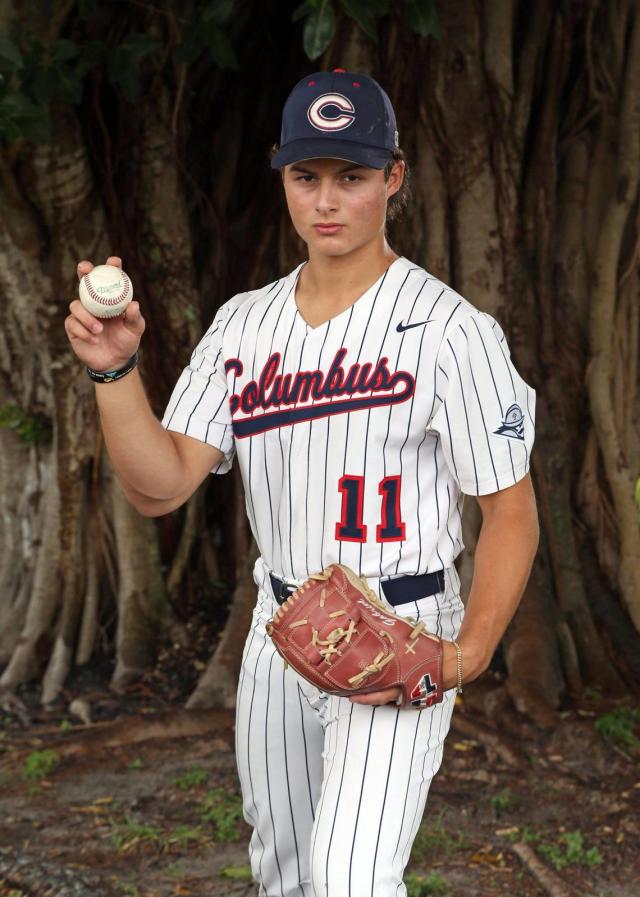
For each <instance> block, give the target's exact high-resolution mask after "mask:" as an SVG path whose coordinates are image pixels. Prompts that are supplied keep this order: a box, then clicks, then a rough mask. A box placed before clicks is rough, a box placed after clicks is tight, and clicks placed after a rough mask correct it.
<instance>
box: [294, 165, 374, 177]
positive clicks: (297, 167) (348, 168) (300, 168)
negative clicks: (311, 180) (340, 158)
mask: <svg viewBox="0 0 640 897" xmlns="http://www.w3.org/2000/svg"><path fill="white" fill-rule="evenodd" d="M365 167H366V166H364V165H358V164H357V163H355V164H350V165H346V166H345V167H344V168H340V169H339V170H338V172H337V174H345V173H346V172H347V171H354V169H356V168H365ZM290 170H291V171H301V172H303V174H315V173H316V172H315V171H311V169H309V168H304V166H302V165H297V164H293V165H292V166H291V169H290Z"/></svg>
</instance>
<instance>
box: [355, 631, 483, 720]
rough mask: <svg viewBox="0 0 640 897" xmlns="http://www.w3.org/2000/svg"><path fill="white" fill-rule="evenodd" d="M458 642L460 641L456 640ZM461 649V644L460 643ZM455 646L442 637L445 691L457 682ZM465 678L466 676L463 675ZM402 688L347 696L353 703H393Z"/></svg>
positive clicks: (443, 683) (397, 686)
mask: <svg viewBox="0 0 640 897" xmlns="http://www.w3.org/2000/svg"><path fill="white" fill-rule="evenodd" d="M458 644H460V642H458ZM460 648H461V650H462V645H460ZM456 655H457V652H456V646H455V645H454V644H453V642H449V641H447V640H446V639H442V690H443V691H447V689H449V688H454V686H456V685H457V684H458V667H457V661H456ZM465 678H466V677H465ZM401 693H402V689H401V688H400V686H399V685H396V686H395V687H394V688H385V689H384V690H383V691H372V692H369V694H367V695H351V697H350V698H349V700H350V701H352V702H353V703H354V704H375V705H379V704H395V703H396V701H397V700H398V698H399V697H400V694H401Z"/></svg>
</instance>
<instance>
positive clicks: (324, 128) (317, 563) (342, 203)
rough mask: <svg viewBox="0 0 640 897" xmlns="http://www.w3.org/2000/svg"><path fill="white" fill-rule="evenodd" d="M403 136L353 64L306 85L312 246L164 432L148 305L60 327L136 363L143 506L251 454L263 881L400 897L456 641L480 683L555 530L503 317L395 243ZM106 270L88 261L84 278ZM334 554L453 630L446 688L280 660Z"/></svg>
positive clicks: (241, 740) (119, 395) (297, 119)
mask: <svg viewBox="0 0 640 897" xmlns="http://www.w3.org/2000/svg"><path fill="white" fill-rule="evenodd" d="M397 146H398V135H397V130H396V123H395V116H394V112H393V109H392V106H391V103H390V101H389V98H388V97H387V95H386V93H385V92H384V91H383V90H382V89H381V87H380V86H379V85H378V84H377V83H376V82H375V81H374V80H373V79H371V78H369V77H367V76H366V75H362V74H355V73H349V72H345V71H342V70H339V69H337V70H335V71H334V72H319V73H316V74H313V75H310V76H308V77H307V78H304V79H303V80H302V81H300V82H299V83H298V84H297V85H296V87H295V88H294V89H293V91H292V92H291V94H290V96H289V98H288V100H287V102H286V105H285V108H284V113H283V122H282V137H281V142H280V148H279V150H278V152H277V153H276V154H275V156H274V157H273V159H272V163H271V164H272V166H273V167H274V168H280V170H281V172H282V182H283V186H284V191H285V194H286V200H287V205H288V208H289V213H290V216H291V221H292V224H293V226H294V228H295V229H296V231H297V233H298V234H299V235H300V237H301V238H302V239H303V240H304V242H305V243H306V245H307V248H308V260H305V261H303V262H302V263H300V264H299V265H298V266H297V267H296V268H294V270H293V271H292V272H290V273H289V274H287V275H286V276H284V277H281V278H279V279H278V280H276V281H274V282H273V283H270V284H268V285H266V286H264V287H262V288H260V289H256V290H250V291H249V292H247V293H241V294H239V295H236V296H234V297H233V298H231V299H230V300H229V301H228V302H226V303H225V304H224V305H223V306H222V307H221V308H220V310H219V311H218V313H217V314H216V316H215V319H214V321H213V323H212V325H211V327H210V328H209V329H208V330H207V332H206V333H205V335H204V336H203V337H202V339H201V341H200V342H199V343H198V345H197V346H196V348H195V350H194V352H193V355H192V356H191V360H190V362H189V364H188V365H187V367H186V368H185V369H184V371H183V372H182V374H181V376H180V378H179V380H178V382H177V384H176V386H175V388H174V390H173V393H172V395H171V398H170V400H169V403H168V405H167V408H166V411H165V414H164V416H163V419H162V424H160V423H159V422H158V421H157V420H156V418H155V417H154V415H153V414H152V412H151V410H150V408H149V405H148V402H147V400H146V397H145V394H144V390H143V387H142V383H141V381H140V378H139V374H138V372H137V369H136V368H135V358H133V359H132V358H130V356H132V354H133V353H134V352H135V350H136V349H137V347H138V344H139V341H140V337H141V336H142V332H143V330H144V321H143V319H142V317H141V315H140V310H139V307H138V304H137V303H136V302H132V303H131V305H130V306H129V308H128V309H127V311H126V313H125V315H124V316H123V317H122V318H120V319H118V320H117V321H113V320H112V321H103V322H97V321H96V320H95V319H93V318H92V317H91V315H89V314H88V313H87V312H86V311H85V310H84V309H83V308H82V307H81V306H80V304H79V302H77V301H76V302H72V303H71V306H70V308H71V315H70V316H69V318H68V319H67V324H66V329H67V332H68V335H69V338H70V340H71V342H72V345H73V346H74V349H75V351H76V353H77V354H78V356H79V358H80V359H81V360H82V361H83V362H85V364H87V365H89V366H90V367H91V368H93V369H94V370H98V371H105V370H111V369H112V368H120V367H121V368H122V370H123V371H128V369H129V368H131V372H130V373H129V372H128V373H127V374H126V375H122V376H120V377H119V378H118V379H116V380H115V381H114V382H109V383H98V385H97V386H96V394H97V401H98V406H99V409H100V415H101V420H102V426H103V429H104V434H105V439H106V443H107V447H108V450H109V454H110V457H111V459H112V462H113V464H114V467H115V470H116V472H117V474H118V477H119V480H120V482H121V483H122V486H123V488H124V490H125V492H126V494H127V496H128V497H129V500H130V501H131V502H132V504H133V505H134V506H135V507H136V508H137V509H138V510H139V511H140V512H141V513H142V514H145V515H148V516H157V515H160V514H166V513H168V512H170V511H172V510H174V509H175V508H177V507H179V506H180V505H181V504H182V503H183V502H184V501H186V500H187V498H188V497H189V496H190V495H191V494H192V493H193V491H194V490H195V489H196V487H197V486H198V484H199V483H200V482H201V481H202V480H203V479H204V478H205V477H206V475H207V473H209V472H212V473H225V472H226V471H228V470H229V469H230V467H231V464H232V461H233V459H234V457H236V456H237V458H238V463H239V464H240V468H241V472H242V477H243V481H244V486H245V492H246V506H247V513H248V516H249V520H250V522H251V527H252V530H253V533H254V536H255V538H256V541H257V544H258V546H259V549H260V557H259V558H258V560H257V562H256V565H255V571H254V575H255V581H256V585H257V590H258V595H257V604H256V608H255V611H254V614H253V622H252V626H251V630H250V633H249V635H248V638H247V641H246V645H245V649H244V656H243V663H242V671H241V675H240V682H239V687H238V700H237V718H236V752H237V761H238V770H239V776H240V782H241V786H242V792H243V802H244V812H245V817H246V819H247V821H248V822H249V823H250V824H251V825H252V826H253V829H254V831H253V835H252V838H251V844H250V854H251V864H252V869H253V872H254V875H255V878H256V880H257V881H258V882H259V885H260V888H259V893H260V894H261V895H268V897H275V895H280V897H293V895H302V897H329V895H334V897H346V895H351V897H365V895H366V897H372V895H373V897H398V895H403V894H406V889H405V887H404V885H403V884H402V876H403V870H404V868H405V865H406V863H407V861H408V859H409V854H410V851H411V845H412V843H413V840H414V838H415V835H416V832H417V829H418V826H419V824H420V821H421V818H422V814H423V811H424V808H425V803H426V798H427V793H428V790H429V786H430V783H431V781H432V779H433V776H434V775H435V774H436V772H437V770H438V768H439V766H440V763H441V759H442V751H443V744H444V739H445V737H446V735H447V732H448V730H449V724H450V719H451V713H452V710H453V706H454V701H455V695H456V685H458V684H459V681H458V675H457V649H456V645H455V644H454V641H455V640H457V643H458V646H459V649H460V651H461V654H462V666H463V681H465V682H468V681H470V680H472V679H474V678H475V677H477V676H478V675H479V674H480V673H481V672H482V671H483V670H485V669H486V668H487V666H488V664H489V662H490V659H491V656H492V654H493V652H494V650H495V648H496V646H497V645H498V642H499V641H500V639H501V637H502V635H503V633H504V630H505V629H506V626H507V624H508V622H509V620H510V619H511V617H512V616H513V613H514V612H515V609H516V607H517V605H518V602H519V600H520V597H521V595H522V592H523V590H524V587H525V584H526V581H527V579H528V576H529V572H530V568H531V564H532V560H533V556H534V554H535V550H536V547H537V542H538V523H537V513H536V505H535V498H534V495H533V490H532V486H531V481H530V476H529V460H530V452H531V447H532V444H533V438H534V408H535V393H534V391H533V389H531V387H529V386H528V385H527V384H526V383H525V382H524V381H523V380H522V379H521V377H520V376H519V375H518V373H517V371H516V370H515V368H514V366H513V364H512V362H511V360H510V356H509V350H508V347H507V344H506V341H505V338H504V335H503V333H502V331H501V329H500V327H499V325H498V324H497V323H496V322H495V321H494V320H493V319H492V318H491V317H490V316H488V315H486V314H483V313H481V312H479V311H478V310H477V309H475V308H474V307H473V306H472V305H471V304H470V303H469V302H468V301H466V300H465V299H464V298H462V297H461V296H460V295H459V294H458V293H456V292H455V291H454V290H452V289H451V288H450V287H448V286H447V285H446V284H444V283H442V282H441V281H439V280H438V279H437V278H436V277H434V276H433V275H431V274H429V273H428V272H427V271H425V270H424V269H423V268H421V267H420V266H419V265H417V264H415V263H413V262H411V261H409V260H408V259H406V258H405V257H403V256H398V255H397V254H396V253H395V252H394V251H393V249H392V248H391V247H390V246H389V244H388V242H387V240H386V238H385V220H386V214H387V204H388V202H389V200H390V198H391V197H392V196H393V195H394V194H396V193H397V192H398V190H399V189H400V188H401V185H402V182H403V176H404V163H403V162H402V161H401V160H400V159H398V158H397V157H398V152H397ZM385 166H386V168H385ZM108 261H109V262H110V263H112V264H120V259H119V258H117V257H111V258H110V259H109V260H108ZM90 268H91V265H90V263H89V262H82V263H80V265H79V266H78V273H79V275H80V276H82V275H83V274H84V273H86V272H87V271H88V270H90ZM93 331H95V334H94V335H92V332H93ZM93 376H94V378H95V377H96V376H97V377H98V380H100V379H101V378H100V375H95V374H93ZM464 493H468V494H472V495H475V496H477V497H478V501H479V503H480V506H481V510H482V515H483V522H482V528H481V532H480V536H479V540H478V545H477V550H476V556H475V566H474V577H473V583H472V587H471V592H470V595H469V598H468V601H467V605H466V609H465V606H464V604H463V602H462V600H461V597H460V592H459V579H458V576H457V573H456V568H455V566H454V563H453V562H454V560H455V558H456V557H457V555H458V554H459V553H460V551H461V550H462V548H463V544H462V535H461V509H462V503H463V496H464ZM334 562H337V563H343V564H346V565H348V566H349V567H351V568H352V569H354V570H355V571H356V572H357V573H358V574H361V575H364V576H366V577H367V579H368V581H369V584H370V585H371V586H372V588H373V589H374V590H375V591H376V593H377V594H378V595H379V596H380V598H381V599H382V600H383V601H384V602H385V603H386V604H387V606H388V607H389V609H390V611H393V612H395V613H398V614H402V615H405V616H412V617H415V618H420V619H422V620H424V621H425V623H426V626H427V629H428V630H429V631H431V632H434V633H436V634H437V635H438V636H440V637H441V638H442V639H443V640H444V688H445V689H446V690H445V693H444V699H443V701H442V702H441V703H439V704H436V705H434V706H432V707H429V708H427V709H423V710H415V709H413V708H401V707H398V706H397V705H396V703H395V699H396V697H397V692H396V691H395V690H393V689H391V690H389V691H384V692H378V693H375V694H369V695H366V696H358V697H353V698H351V699H348V698H341V697H334V696H328V695H327V694H325V693H322V692H320V691H318V690H317V689H315V688H314V687H312V686H311V685H310V684H309V683H307V682H306V681H305V680H303V679H302V678H301V677H299V676H298V675H297V674H296V673H295V672H294V671H293V670H292V669H291V668H288V669H285V668H284V666H283V664H282V661H281V660H280V658H279V656H277V655H276V652H275V649H274V647H273V644H272V643H271V640H270V639H269V638H268V636H267V635H266V632H265V624H266V623H267V621H268V620H269V619H270V617H272V616H273V614H274V613H275V611H276V610H277V608H278V605H279V603H281V602H282V601H283V600H284V598H285V597H286V596H287V595H288V594H289V593H290V591H292V590H293V589H294V588H295V587H296V586H297V585H299V584H301V583H302V582H303V581H304V580H305V579H306V578H307V577H308V575H309V574H311V573H314V572H317V571H320V570H322V569H323V568H325V567H326V566H327V565H328V564H330V563H334Z"/></svg>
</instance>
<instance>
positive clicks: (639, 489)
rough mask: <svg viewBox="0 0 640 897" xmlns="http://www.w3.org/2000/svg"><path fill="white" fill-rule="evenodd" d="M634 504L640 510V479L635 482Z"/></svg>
mask: <svg viewBox="0 0 640 897" xmlns="http://www.w3.org/2000/svg"><path fill="white" fill-rule="evenodd" d="M636 504H637V505H638V507H639V508H640V477H638V479H637V480H636Z"/></svg>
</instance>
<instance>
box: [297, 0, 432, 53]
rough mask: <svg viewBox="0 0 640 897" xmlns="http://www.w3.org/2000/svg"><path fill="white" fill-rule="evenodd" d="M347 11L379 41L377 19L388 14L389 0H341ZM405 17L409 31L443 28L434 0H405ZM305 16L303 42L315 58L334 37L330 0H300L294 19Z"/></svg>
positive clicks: (426, 32)
mask: <svg viewBox="0 0 640 897" xmlns="http://www.w3.org/2000/svg"><path fill="white" fill-rule="evenodd" d="M340 6H341V7H342V8H343V10H344V11H345V12H346V14H347V15H348V16H349V17H350V18H352V19H353V20H354V21H355V22H357V23H358V25H359V26H360V28H362V30H363V31H364V32H365V34H366V35H367V36H368V37H370V38H371V40H372V41H374V42H375V43H377V42H378V20H379V19H381V18H382V17H383V16H386V15H388V13H389V11H390V7H391V4H390V3H389V0H340ZM403 11H404V19H405V21H406V22H407V24H408V26H409V27H410V28H411V30H412V31H415V32H416V33H417V34H420V35H421V36H422V37H429V35H432V36H433V37H435V38H438V39H439V38H440V37H441V35H442V29H441V27H440V20H439V19H438V12H437V10H436V4H435V0H405V3H404V10H403ZM299 19H304V26H303V29H302V43H303V46H304V51H305V53H306V54H307V56H308V57H309V59H317V58H318V57H319V56H321V55H322V54H323V53H324V51H325V50H326V49H327V47H328V46H329V44H330V43H331V41H332V40H333V37H334V34H335V30H336V13H335V9H334V4H333V3H332V0H303V2H302V3H301V4H300V5H299V6H297V7H296V9H295V10H294V12H293V21H294V22H296V21H298V20H299Z"/></svg>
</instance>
